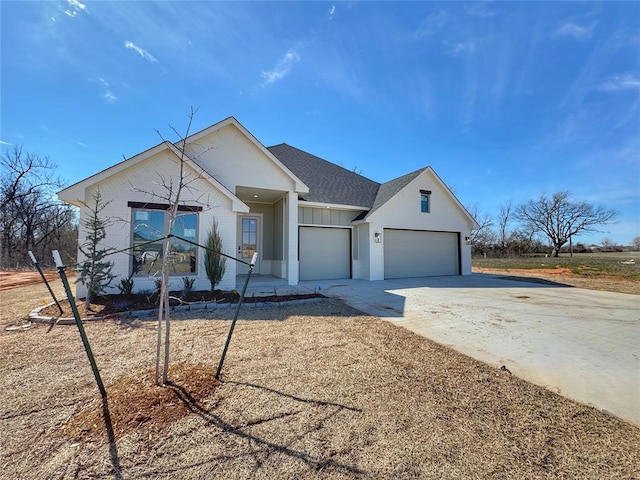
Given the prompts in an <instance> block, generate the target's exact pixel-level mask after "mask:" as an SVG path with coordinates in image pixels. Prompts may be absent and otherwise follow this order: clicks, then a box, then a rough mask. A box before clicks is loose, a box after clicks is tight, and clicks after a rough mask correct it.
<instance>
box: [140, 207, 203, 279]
mask: <svg viewBox="0 0 640 480" xmlns="http://www.w3.org/2000/svg"><path fill="white" fill-rule="evenodd" d="M132 212H133V220H132V224H133V227H132V228H133V234H132V236H131V238H132V242H133V245H132V246H133V261H132V266H131V268H132V269H133V273H134V274H135V275H150V276H154V275H158V274H159V273H160V271H161V270H162V256H163V249H162V245H163V238H164V237H165V232H167V231H168V230H169V213H168V212H166V211H164V210H146V209H133V210H132ZM171 233H172V234H173V235H176V236H178V237H181V238H184V239H186V240H190V241H192V242H196V241H197V240H198V214H197V213H193V212H178V216H177V218H176V221H175V223H174V226H173V229H172V230H171ZM196 254H197V250H196V247H195V245H193V244H191V243H189V242H185V241H183V240H180V239H178V238H175V237H171V238H170V239H169V273H171V274H178V275H179V274H181V275H184V274H190V273H196V266H197V264H198V262H197V261H196Z"/></svg>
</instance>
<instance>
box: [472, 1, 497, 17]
mask: <svg viewBox="0 0 640 480" xmlns="http://www.w3.org/2000/svg"><path fill="white" fill-rule="evenodd" d="M465 11H466V12H467V14H468V15H472V16H474V17H495V16H496V15H498V12H496V11H495V10H491V9H490V8H489V7H488V6H487V4H486V3H474V4H471V5H467V6H466V7H465Z"/></svg>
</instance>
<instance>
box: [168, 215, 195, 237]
mask: <svg viewBox="0 0 640 480" xmlns="http://www.w3.org/2000/svg"><path fill="white" fill-rule="evenodd" d="M197 231H198V214H197V213H183V214H179V215H178V216H177V217H176V221H175V223H174V224H173V231H172V232H171V233H173V234H174V235H177V236H179V237H182V238H186V239H187V240H191V241H192V242H195V241H196V232H197Z"/></svg>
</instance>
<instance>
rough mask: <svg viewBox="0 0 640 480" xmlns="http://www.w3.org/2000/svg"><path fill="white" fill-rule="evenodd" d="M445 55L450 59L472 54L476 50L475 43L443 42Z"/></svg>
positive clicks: (470, 41)
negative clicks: (450, 57)
mask: <svg viewBox="0 0 640 480" xmlns="http://www.w3.org/2000/svg"><path fill="white" fill-rule="evenodd" d="M445 47H446V49H445V53H446V54H447V55H450V56H452V57H458V56H460V55H466V54H470V53H473V52H474V51H475V49H476V42H474V41H473V40H469V41H468V42H457V43H449V42H445Z"/></svg>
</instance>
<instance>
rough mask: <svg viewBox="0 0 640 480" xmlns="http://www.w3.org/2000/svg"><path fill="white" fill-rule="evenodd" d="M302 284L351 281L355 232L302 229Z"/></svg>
mask: <svg viewBox="0 0 640 480" xmlns="http://www.w3.org/2000/svg"><path fill="white" fill-rule="evenodd" d="M299 248H300V280H329V279H337V278H351V230H350V229H348V228H321V227H300V237H299Z"/></svg>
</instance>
